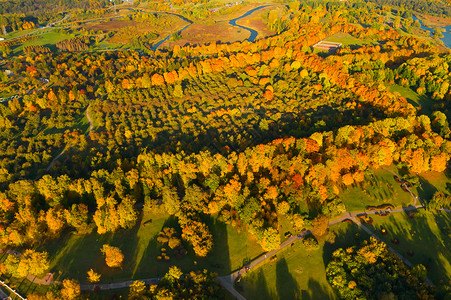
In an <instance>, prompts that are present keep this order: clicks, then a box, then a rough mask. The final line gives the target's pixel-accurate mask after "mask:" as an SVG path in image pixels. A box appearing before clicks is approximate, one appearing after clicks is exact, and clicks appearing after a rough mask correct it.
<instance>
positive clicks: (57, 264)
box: [41, 211, 263, 283]
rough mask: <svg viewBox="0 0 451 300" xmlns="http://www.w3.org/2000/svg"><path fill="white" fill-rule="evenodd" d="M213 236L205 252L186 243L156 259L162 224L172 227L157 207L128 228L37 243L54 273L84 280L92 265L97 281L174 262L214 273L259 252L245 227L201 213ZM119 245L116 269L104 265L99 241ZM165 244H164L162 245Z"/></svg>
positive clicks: (145, 273) (134, 275)
mask: <svg viewBox="0 0 451 300" xmlns="http://www.w3.org/2000/svg"><path fill="white" fill-rule="evenodd" d="M205 222H206V223H207V225H208V226H209V228H210V231H211V233H212V234H213V239H214V248H213V250H212V251H211V253H210V254H209V255H208V256H207V257H206V258H203V259H201V258H196V257H195V255H194V253H193V251H192V250H191V248H190V247H189V246H188V245H184V246H185V248H186V249H187V250H188V255H187V256H185V257H183V258H175V257H172V255H171V252H170V251H169V250H168V252H167V254H168V255H169V257H170V260H169V261H159V260H157V257H158V256H159V255H160V254H161V252H160V249H161V245H159V244H158V243H157V241H156V237H157V235H158V233H159V232H160V231H161V229H162V228H163V227H164V226H171V227H175V228H177V227H178V224H177V221H176V219H175V218H173V217H170V216H168V215H167V214H166V213H164V212H162V211H156V212H153V213H144V215H143V216H142V217H141V218H140V220H139V224H138V225H137V226H135V228H133V229H131V230H121V231H118V232H116V233H107V234H103V235H99V234H97V233H96V232H93V233H91V234H88V235H76V234H72V233H69V234H66V235H65V236H64V237H62V238H60V239H58V240H55V241H52V242H50V243H48V244H47V245H45V247H42V248H43V249H41V250H44V249H45V250H47V251H48V252H49V254H50V256H51V269H52V271H53V272H55V275H56V278H57V279H62V278H67V277H70V278H76V279H78V280H80V281H81V282H86V272H87V271H88V270H89V269H90V268H93V269H94V270H96V271H97V272H98V273H100V274H102V279H101V281H102V282H106V283H107V282H113V281H122V280H130V279H144V278H153V277H159V276H162V275H164V274H165V273H166V272H167V271H168V269H169V267H170V266H172V265H176V266H179V267H180V268H181V269H182V270H183V271H186V272H188V271H191V270H196V269H204V268H208V269H209V270H211V271H214V272H217V273H219V274H221V275H222V274H229V273H230V272H231V271H232V270H235V269H239V268H241V267H242V266H243V265H244V264H245V263H246V262H247V261H249V260H250V259H254V258H255V257H257V256H259V255H261V254H262V253H263V250H262V249H261V247H260V246H259V245H258V244H257V243H256V241H255V240H254V238H253V237H251V236H250V235H249V234H248V233H247V232H245V231H241V232H239V231H237V229H236V228H234V227H232V226H229V225H226V224H223V223H221V222H219V221H217V220H216V219H215V218H209V219H206V220H205ZM107 243H108V244H110V245H113V246H117V247H119V248H120V249H121V250H122V251H123V253H124V256H125V259H124V265H123V268H122V269H112V268H109V267H107V266H106V264H105V261H104V257H103V255H102V254H101V252H100V248H101V247H102V245H103V244H107ZM165 248H166V249H168V247H167V246H166V247H165Z"/></svg>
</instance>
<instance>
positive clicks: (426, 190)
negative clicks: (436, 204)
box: [417, 176, 437, 203]
mask: <svg viewBox="0 0 451 300" xmlns="http://www.w3.org/2000/svg"><path fill="white" fill-rule="evenodd" d="M419 178H420V186H419V187H417V191H418V196H419V197H420V198H421V199H422V200H423V201H425V202H426V203H427V202H429V201H430V200H431V199H432V196H434V193H435V192H436V191H437V188H436V187H435V186H433V185H432V184H431V183H430V182H429V181H427V180H426V179H425V178H424V177H421V176H419Z"/></svg>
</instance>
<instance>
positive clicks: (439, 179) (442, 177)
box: [416, 172, 451, 201]
mask: <svg viewBox="0 0 451 300" xmlns="http://www.w3.org/2000/svg"><path fill="white" fill-rule="evenodd" d="M449 176H450V175H449V174H447V173H446V172H443V173H439V172H424V173H421V174H420V183H421V186H419V187H417V188H416V193H417V194H418V195H419V196H420V198H421V199H425V200H427V201H428V200H429V199H432V196H433V195H434V193H435V192H436V191H441V192H443V193H445V194H448V195H450V194H451V178H450V177H449Z"/></svg>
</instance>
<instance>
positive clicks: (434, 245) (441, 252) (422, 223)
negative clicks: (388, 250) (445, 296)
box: [367, 210, 451, 284]
mask: <svg viewBox="0 0 451 300" xmlns="http://www.w3.org/2000/svg"><path fill="white" fill-rule="evenodd" d="M431 213H432V212H426V211H424V210H421V211H418V212H417V213H409V215H404V216H403V217H400V216H396V218H395V217H394V216H390V217H388V218H387V219H386V221H385V220H384V222H382V223H380V221H379V222H378V223H379V224H380V225H379V224H373V225H367V226H368V228H369V229H370V230H371V231H373V232H375V233H376V234H377V235H378V236H379V237H380V238H382V240H383V241H385V242H386V243H387V244H388V245H389V246H391V247H393V248H394V249H395V250H396V251H398V252H399V253H400V254H401V255H403V256H404V257H405V258H406V259H407V260H409V261H410V262H411V263H412V264H413V265H417V264H423V265H424V266H426V268H427V269H428V277H429V278H430V279H431V280H432V281H433V282H434V283H435V284H440V282H441V281H442V280H443V282H448V281H449V280H450V279H451V265H450V264H449V261H451V255H450V254H449V253H450V252H449V249H448V247H449V244H450V243H451V237H450V235H449V234H448V233H447V232H448V231H449V230H451V226H450V224H451V219H450V218H449V216H448V215H442V213H439V212H436V213H433V215H429V214H431ZM434 222H435V223H436V224H437V226H435V224H434ZM382 228H383V229H385V230H386V232H387V233H386V234H385V235H382V234H381V230H382ZM437 230H438V231H437ZM395 240H396V242H394V241H395Z"/></svg>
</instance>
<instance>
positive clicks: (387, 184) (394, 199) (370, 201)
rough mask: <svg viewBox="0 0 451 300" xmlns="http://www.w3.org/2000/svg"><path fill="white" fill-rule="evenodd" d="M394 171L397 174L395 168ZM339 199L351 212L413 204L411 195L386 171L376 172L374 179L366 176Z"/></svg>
mask: <svg viewBox="0 0 451 300" xmlns="http://www.w3.org/2000/svg"><path fill="white" fill-rule="evenodd" d="M392 169H394V171H395V173H396V170H395V168H394V167H392ZM339 197H340V198H341V200H342V201H343V203H344V204H345V206H346V210H347V211H350V212H358V211H364V210H366V208H367V207H368V206H370V205H371V206H378V205H382V204H392V205H394V206H407V205H409V204H411V203H412V197H411V196H410V194H408V193H406V192H404V191H403V190H402V189H401V187H400V185H399V184H398V183H396V181H395V179H394V177H393V174H392V173H390V172H388V171H387V170H384V169H378V170H375V171H374V176H373V177H371V176H365V181H364V182H363V183H361V184H359V185H354V186H352V187H348V188H346V189H345V190H343V191H341V192H340V195H339Z"/></svg>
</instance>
